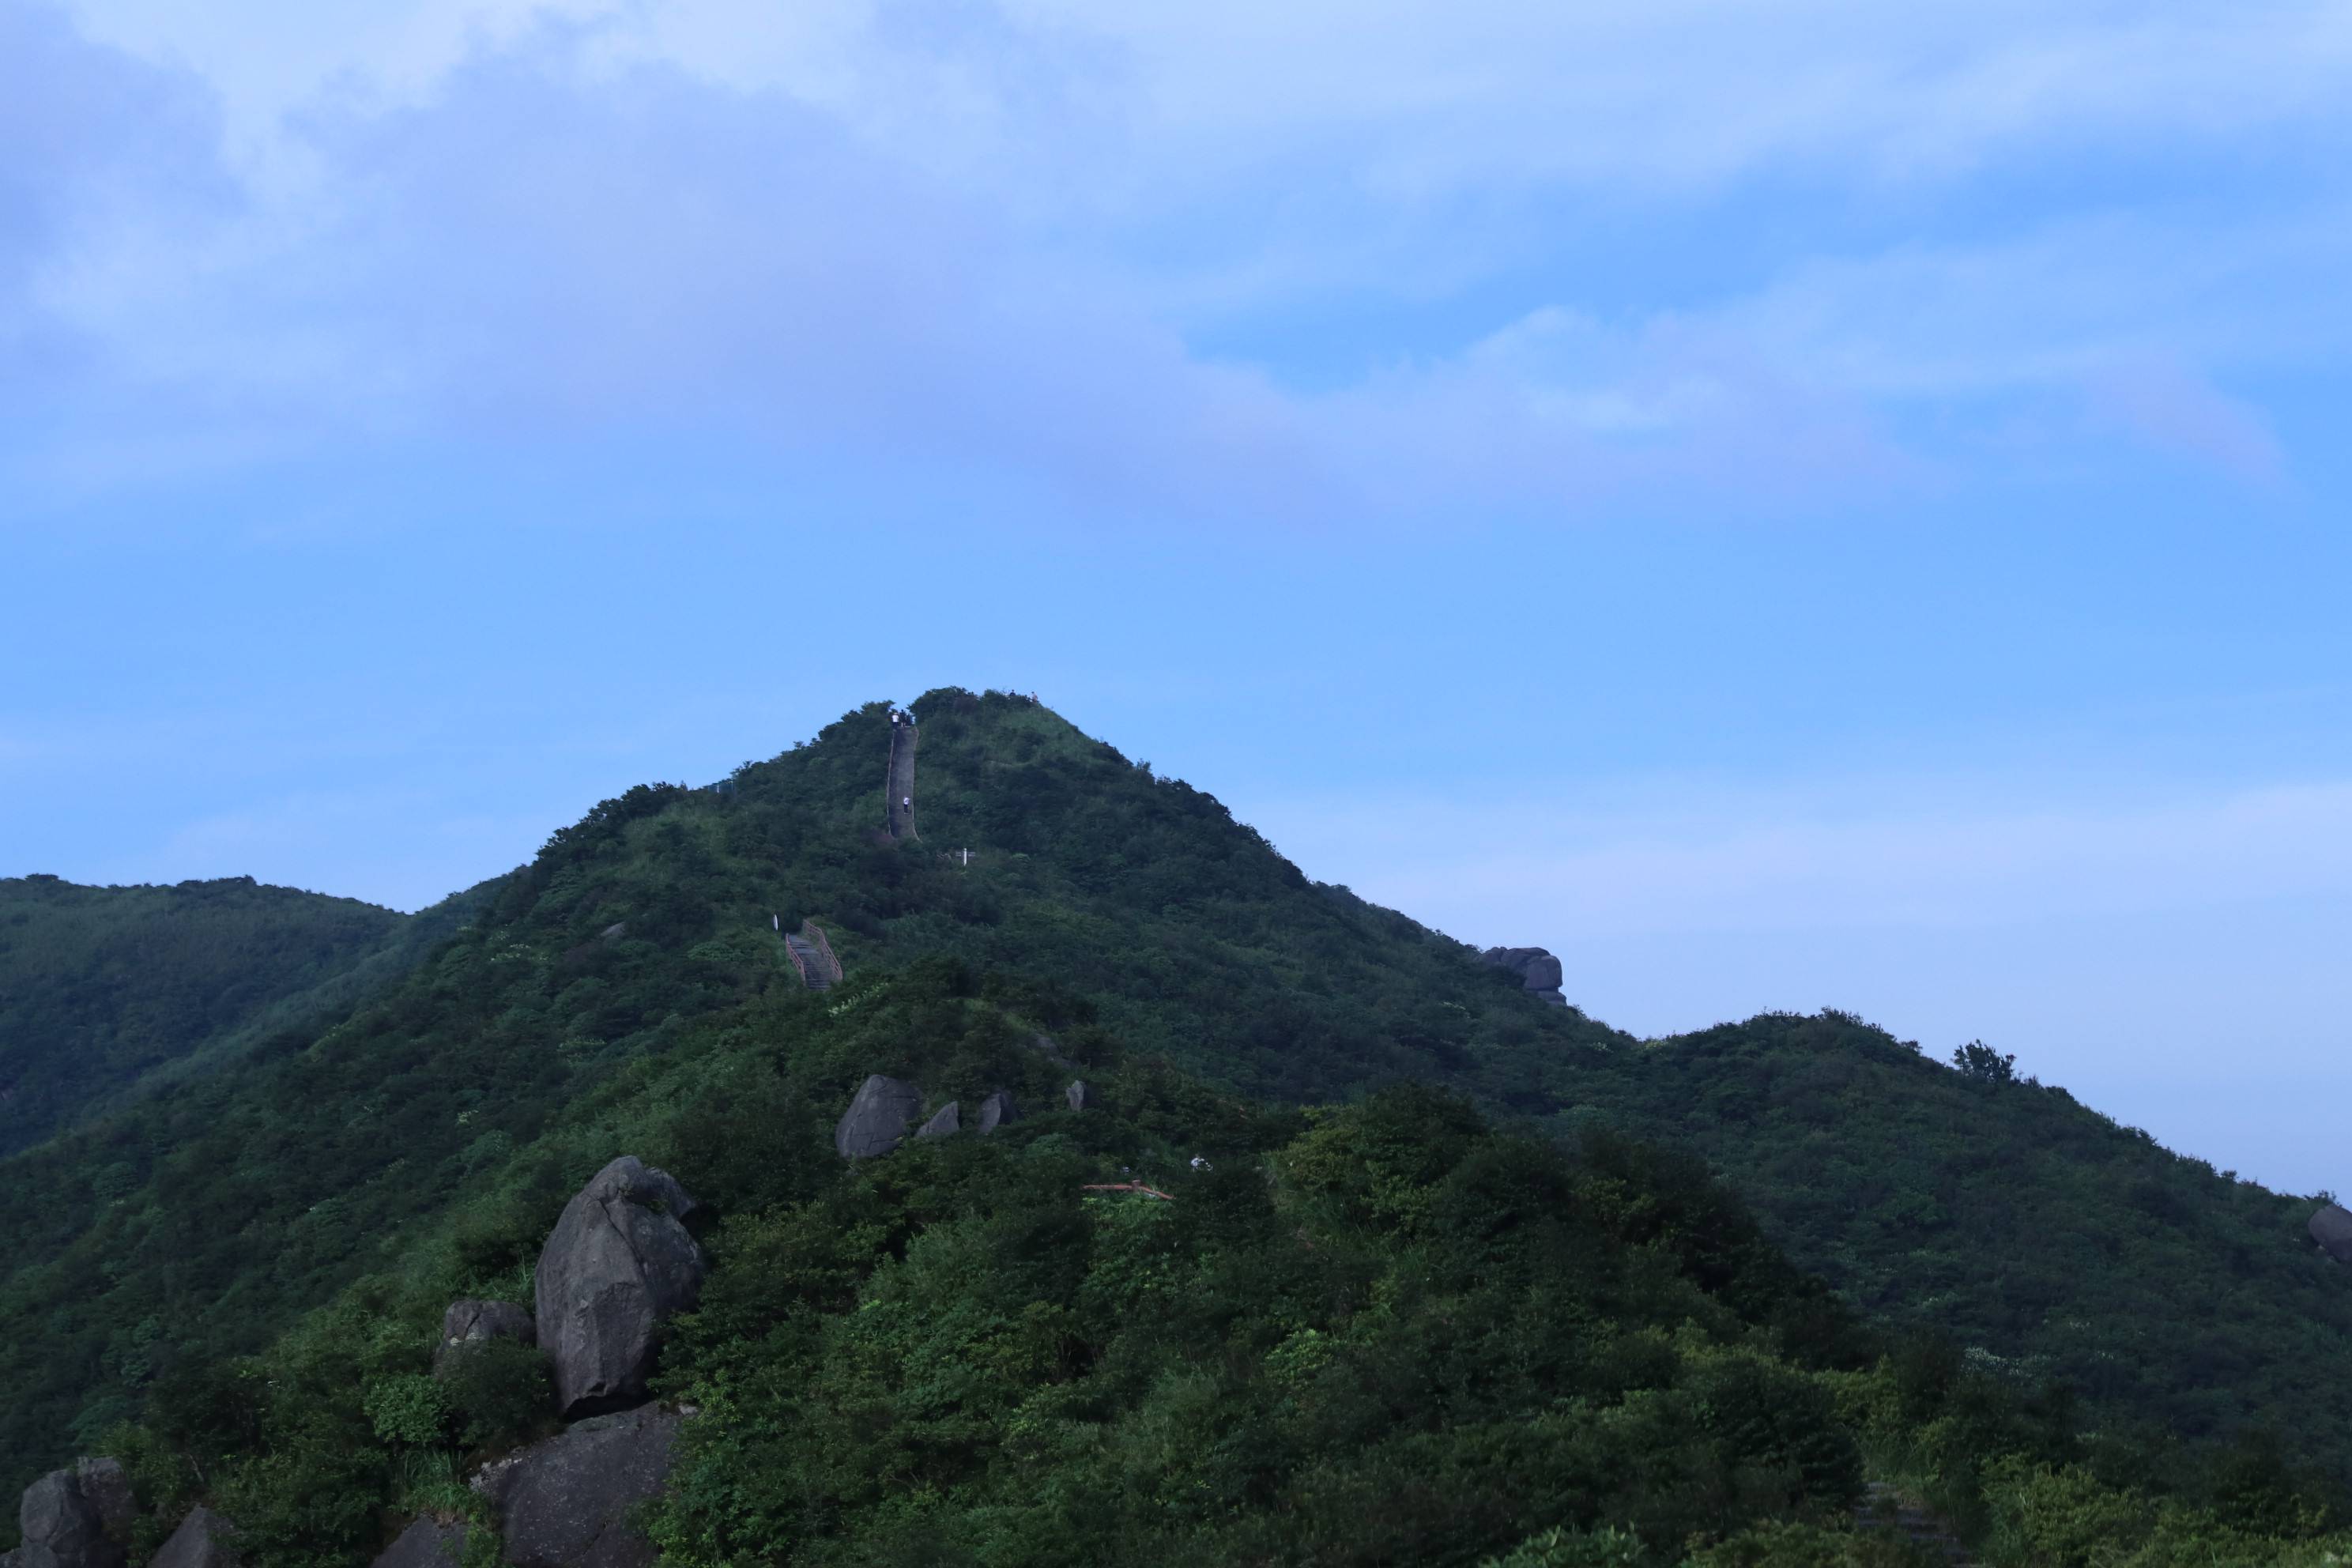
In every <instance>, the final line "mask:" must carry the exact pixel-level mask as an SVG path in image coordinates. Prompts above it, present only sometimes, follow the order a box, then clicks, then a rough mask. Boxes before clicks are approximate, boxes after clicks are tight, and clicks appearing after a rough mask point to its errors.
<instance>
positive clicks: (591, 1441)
mask: <svg viewBox="0 0 2352 1568" xmlns="http://www.w3.org/2000/svg"><path fill="white" fill-rule="evenodd" d="M678 1425H679V1417H678V1415H677V1413H675V1412H673V1411H667V1410H662V1409H659V1408H657V1407H654V1406H647V1407H646V1408H644V1409H639V1410H632V1411H628V1412H626V1413H625V1414H622V1415H600V1416H596V1417H594V1418H593V1419H590V1420H587V1421H582V1422H578V1423H576V1424H575V1425H573V1426H572V1428H571V1429H570V1430H569V1431H566V1432H563V1433H562V1434H560V1435H558V1436H553V1437H550V1438H548V1439H547V1440H546V1441H544V1442H541V1443H534V1444H532V1445H531V1446H530V1447H528V1448H525V1449H523V1450H522V1451H521V1452H520V1453H519V1454H517V1455H515V1456H514V1458H510V1459H507V1460H505V1461H503V1462H501V1463H499V1464H498V1465H496V1466H493V1467H491V1468H488V1469H487V1470H485V1471H483V1473H482V1474H481V1476H480V1477H479V1478H478V1479H476V1481H475V1483H474V1484H475V1486H476V1488H477V1489H478V1490H480V1491H481V1492H482V1493H483V1494H484V1495H485V1496H487V1497H488V1499H489V1500H490V1501H491V1502H492V1503H493V1504H494V1505H495V1506H496V1507H497V1509H498V1510H499V1533H500V1536H501V1537H502V1539H503V1540H504V1542H505V1543H506V1560H507V1561H508V1562H509V1563H512V1564H513V1565H514V1568H651V1564H652V1563H653V1561H654V1546H653V1542H650V1541H647V1540H646V1538H645V1537H644V1536H642V1535H640V1534H638V1533H637V1532H636V1531H634V1530H631V1529H630V1528H629V1524H628V1516H629V1510H632V1509H634V1508H635V1507H636V1506H637V1505H638V1504H639V1503H641V1502H644V1501H646V1500H648V1499H650V1498H654V1497H656V1496H658V1495H660V1492H661V1489H662V1486H663V1484H664V1483H665V1482H666V1481H667V1480H668V1479H669V1470H670V1465H671V1463H672V1459H673V1457H674V1450H675V1447H676V1445H677V1429H678ZM402 1568H421V1565H417V1564H404V1565H402Z"/></svg>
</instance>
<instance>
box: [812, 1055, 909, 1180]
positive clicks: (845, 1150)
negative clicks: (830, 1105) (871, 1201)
mask: <svg viewBox="0 0 2352 1568" xmlns="http://www.w3.org/2000/svg"><path fill="white" fill-rule="evenodd" d="M922 1109H923V1091H922V1090H921V1089H917V1088H916V1087H915V1086H914V1085H913V1084H911V1083H908V1082H906V1081H905V1080H903V1079H895V1078H884V1077H883V1076H882V1075H881V1074H880V1073H878V1072H877V1073H876V1074H875V1075H874V1076H873V1077H872V1078H869V1079H866V1081H865V1082H864V1083H862V1084H860V1085H858V1086H857V1098H856V1099H855V1100H851V1101H850V1102H849V1109H848V1110H845V1111H843V1112H842V1113H841V1120H840V1121H838V1122H835V1124H834V1129H833V1147H834V1150H835V1152H837V1153H839V1154H840V1156H841V1157H842V1158H843V1159H845V1160H870V1159H873V1158H875V1157H876V1156H877V1155H881V1154H887V1153H888V1152H890V1151H891V1150H893V1149H896V1148H897V1147H898V1145H899V1144H900V1143H901V1142H904V1141H905V1139H906V1136H907V1124H908V1122H910V1121H914V1120H915V1118H916V1117H917V1116H919V1115H920V1114H921V1113H922Z"/></svg>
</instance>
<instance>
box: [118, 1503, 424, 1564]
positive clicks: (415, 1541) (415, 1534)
mask: <svg viewBox="0 0 2352 1568" xmlns="http://www.w3.org/2000/svg"><path fill="white" fill-rule="evenodd" d="M465 1557H466V1524H465V1521H463V1520H460V1521H457V1523H455V1524H444V1523H443V1522H442V1521H439V1520H437V1519H435V1518H434V1517H433V1516H432V1515H431V1514H429V1513H428V1514H419V1515H418V1516H417V1517H416V1521H415V1523H414V1524H411V1525H410V1526H409V1527H408V1528H407V1529H406V1530H404V1531H401V1532H400V1536H399V1539H397V1540H395V1541H394V1542H393V1543H392V1544H391V1545H389V1546H387V1547H385V1548H384V1549H383V1552H381V1553H380V1554H379V1555H378V1556H377V1558H376V1560H375V1562H374V1563H372V1564H370V1568H457V1565H458V1564H459V1563H462V1562H464V1561H465ZM159 1568H160V1564H159Z"/></svg>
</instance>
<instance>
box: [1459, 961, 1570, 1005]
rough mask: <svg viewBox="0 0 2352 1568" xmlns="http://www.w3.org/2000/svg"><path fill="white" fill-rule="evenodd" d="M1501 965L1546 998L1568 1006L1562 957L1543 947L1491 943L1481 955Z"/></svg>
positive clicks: (1499, 966) (1529, 989) (1526, 985)
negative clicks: (1562, 986)
mask: <svg viewBox="0 0 2352 1568" xmlns="http://www.w3.org/2000/svg"><path fill="white" fill-rule="evenodd" d="M1479 956H1480V957H1482V958H1484V959H1485V960H1486V962H1487V963H1491V964H1493V965H1495V967H1496V968H1497V969H1507V970H1509V971H1510V972H1511V973H1514V974H1516V975H1517V976H1518V977H1519V984H1521V985H1523V986H1525V987H1526V988H1527V989H1528V991H1530V992H1532V993H1533V994H1536V995H1538V996H1540V997H1542V998H1543V999H1544V1000H1545V1001H1547V1002H1550V1003H1554V1004H1556V1005H1559V1006H1562V1007H1565V1006H1567V1005H1568V998H1567V997H1566V996H1564V995H1562V994H1560V989H1559V981H1560V973H1559V959H1557V958H1554V957H1553V956H1552V955H1551V954H1550V953H1549V952H1545V951H1544V950H1543V949H1542V948H1540V947H1490V948H1488V949H1487V950H1486V952H1484V953H1481V954H1480V955H1479Z"/></svg>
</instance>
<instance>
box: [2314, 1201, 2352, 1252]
mask: <svg viewBox="0 0 2352 1568" xmlns="http://www.w3.org/2000/svg"><path fill="white" fill-rule="evenodd" d="M2311 1239H2312V1240H2314V1241H2315V1242H2317V1243H2319V1245H2320V1246H2322V1247H2326V1249H2327V1256H2328V1257H2330V1258H2334V1259H2336V1262H2338V1263H2352V1214H2347V1213H2346V1212H2345V1210H2344V1209H2342V1208H2341V1207H2339V1206H2337V1205H2335V1204H2329V1205H2327V1206H2326V1208H2324V1209H2321V1210H2320V1211H2319V1212H2318V1213H2317V1214H2315V1215H2312V1216H2311Z"/></svg>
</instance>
